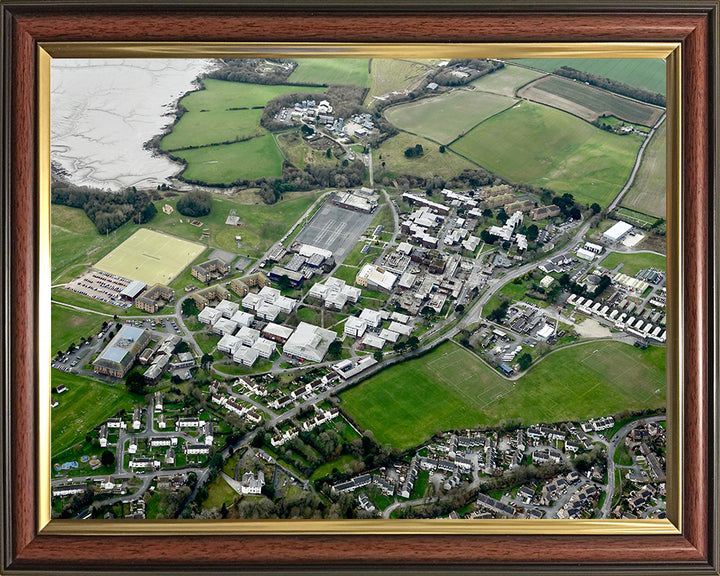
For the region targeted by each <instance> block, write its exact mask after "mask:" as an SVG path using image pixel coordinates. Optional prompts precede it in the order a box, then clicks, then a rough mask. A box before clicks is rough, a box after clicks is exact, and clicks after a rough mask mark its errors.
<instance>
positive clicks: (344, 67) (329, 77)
mask: <svg viewBox="0 0 720 576" xmlns="http://www.w3.org/2000/svg"><path fill="white" fill-rule="evenodd" d="M288 82H292V83H293V84H303V83H308V84H321V85H323V86H328V85H330V84H353V85H355V86H367V87H369V86H370V72H369V70H368V59H367V58H302V59H300V60H298V67H297V68H295V70H293V73H292V74H290V77H289V78H288Z"/></svg>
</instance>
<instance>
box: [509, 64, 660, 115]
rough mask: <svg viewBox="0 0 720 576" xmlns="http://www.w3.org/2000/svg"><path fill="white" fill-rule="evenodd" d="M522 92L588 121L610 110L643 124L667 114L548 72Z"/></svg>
mask: <svg viewBox="0 0 720 576" xmlns="http://www.w3.org/2000/svg"><path fill="white" fill-rule="evenodd" d="M518 95H519V96H522V97H523V98H528V99H529V100H534V101H535V102H539V103H541V104H546V105H548V106H552V107H554V108H559V109H561V110H565V111H566V112H569V113H570V114H575V115H576V116H579V117H580V118H582V119H583V120H587V121H588V122H593V121H595V120H597V118H598V117H599V116H600V115H602V114H606V115H612V116H616V117H617V118H621V119H622V120H626V121H628V122H633V123H636V124H642V125H643V126H654V125H655V122H657V121H658V120H659V119H660V117H661V116H662V114H663V109H662V108H658V107H656V106H650V105H649V104H642V103H640V102H636V101H634V100H629V99H627V98H623V97H621V96H617V95H615V94H613V93H612V92H607V91H606V90H600V89H599V88H595V87H594V86H588V85H587V84H584V83H582V82H575V81H573V80H570V79H568V78H559V77H557V76H548V77H546V78H541V79H539V80H537V81H535V82H533V83H532V84H528V85H527V86H524V87H523V88H522V89H520V90H519V91H518Z"/></svg>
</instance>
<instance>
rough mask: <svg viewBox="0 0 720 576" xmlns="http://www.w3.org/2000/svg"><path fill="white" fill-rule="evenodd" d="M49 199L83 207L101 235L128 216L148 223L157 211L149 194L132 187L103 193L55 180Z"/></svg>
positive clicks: (113, 228) (73, 206) (126, 220)
mask: <svg viewBox="0 0 720 576" xmlns="http://www.w3.org/2000/svg"><path fill="white" fill-rule="evenodd" d="M50 199H51V202H52V203H53V204H60V205H63V206H70V207H71V208H80V209H82V210H83V211H84V212H85V214H87V216H88V218H90V220H91V221H92V223H93V224H95V228H97V231H98V232H100V233H101V234H107V233H109V232H112V231H113V230H116V229H117V228H119V227H120V226H122V225H123V224H125V223H126V222H128V221H129V220H131V219H132V221H133V222H135V223H137V224H144V223H146V222H150V220H152V219H153V217H154V216H155V214H157V208H155V204H153V198H152V196H151V195H150V194H149V193H148V192H145V191H144V190H137V189H136V188H135V187H134V186H133V187H132V188H127V189H126V190H123V191H122V192H105V191H100V190H95V189H93V188H87V187H84V186H75V185H73V184H69V183H67V182H60V181H55V182H53V183H52V191H51V196H50Z"/></svg>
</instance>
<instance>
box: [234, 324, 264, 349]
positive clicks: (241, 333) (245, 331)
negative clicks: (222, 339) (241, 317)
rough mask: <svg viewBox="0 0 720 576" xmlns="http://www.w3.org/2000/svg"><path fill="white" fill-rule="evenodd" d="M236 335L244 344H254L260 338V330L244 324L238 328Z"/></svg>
mask: <svg viewBox="0 0 720 576" xmlns="http://www.w3.org/2000/svg"><path fill="white" fill-rule="evenodd" d="M235 336H236V338H237V339H238V340H240V343H241V344H243V345H244V346H252V345H253V344H255V342H256V341H257V339H258V338H260V330H255V328H248V327H247V326H243V327H242V328H240V330H238V333H237V334H235Z"/></svg>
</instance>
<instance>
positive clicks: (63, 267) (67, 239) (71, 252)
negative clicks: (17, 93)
mask: <svg viewBox="0 0 720 576" xmlns="http://www.w3.org/2000/svg"><path fill="white" fill-rule="evenodd" d="M50 219H51V227H50V243H51V248H50V252H51V259H52V260H51V263H50V268H51V270H52V277H53V278H52V281H53V283H57V282H66V281H68V280H71V279H72V278H73V277H74V276H77V275H78V274H79V273H80V272H82V271H83V270H84V269H85V268H86V267H87V266H88V265H90V264H91V263H92V262H95V261H96V260H97V259H98V258H100V257H101V256H104V255H105V254H106V253H107V252H108V251H109V250H110V249H112V248H113V247H115V246H116V245H117V244H118V243H119V242H122V241H124V240H125V239H126V238H128V237H129V236H130V234H132V232H134V231H135V230H137V226H136V225H134V224H132V223H129V224H126V225H125V226H123V227H121V228H120V229H119V230H116V231H115V232H113V233H112V234H109V235H107V236H106V235H102V234H100V233H99V232H98V231H97V229H96V228H95V225H94V224H93V223H92V222H91V221H90V218H88V217H87V215H86V214H85V212H83V211H82V210H81V209H79V208H69V207H68V206H61V205H59V204H53V205H52V206H51V207H50ZM65 272H67V274H66V273H65Z"/></svg>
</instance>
